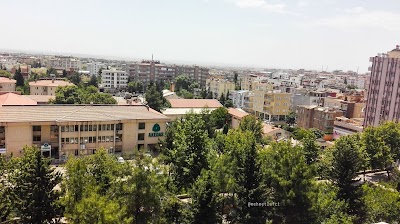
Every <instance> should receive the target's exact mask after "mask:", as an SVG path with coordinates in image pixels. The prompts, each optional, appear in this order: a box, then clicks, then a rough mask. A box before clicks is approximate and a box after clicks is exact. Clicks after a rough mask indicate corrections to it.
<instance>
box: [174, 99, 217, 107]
mask: <svg viewBox="0 0 400 224" xmlns="http://www.w3.org/2000/svg"><path fill="white" fill-rule="evenodd" d="M168 101H169V102H170V103H171V107H172V108H206V107H209V108H218V107H222V104H221V103H220V102H219V101H218V100H215V99H168Z"/></svg>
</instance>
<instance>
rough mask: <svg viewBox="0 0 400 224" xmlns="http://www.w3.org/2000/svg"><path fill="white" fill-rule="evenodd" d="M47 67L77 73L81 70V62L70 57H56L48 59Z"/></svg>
mask: <svg viewBox="0 0 400 224" xmlns="http://www.w3.org/2000/svg"><path fill="white" fill-rule="evenodd" d="M47 67H49V68H50V67H51V68H55V69H65V70H70V69H73V70H75V71H79V70H81V69H82V62H81V61H80V60H78V59H75V58H71V57H56V58H50V59H48V61H47Z"/></svg>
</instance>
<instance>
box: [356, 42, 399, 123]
mask: <svg viewBox="0 0 400 224" xmlns="http://www.w3.org/2000/svg"><path fill="white" fill-rule="evenodd" d="M370 62H372V67H370V71H371V76H370V80H369V82H368V83H369V86H368V90H367V97H366V99H367V104H366V108H365V119H364V127H367V126H378V125H379V124H380V123H381V122H383V121H396V122H399V119H400V92H399V89H400V67H399V64H400V47H399V46H396V49H394V50H392V51H390V52H388V53H387V54H379V55H378V56H375V57H372V58H370Z"/></svg>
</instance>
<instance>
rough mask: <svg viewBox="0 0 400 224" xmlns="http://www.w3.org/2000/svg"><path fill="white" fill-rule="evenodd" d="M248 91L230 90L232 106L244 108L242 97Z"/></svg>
mask: <svg viewBox="0 0 400 224" xmlns="http://www.w3.org/2000/svg"><path fill="white" fill-rule="evenodd" d="M249 93H250V91H249V90H235V91H232V93H231V94H230V97H231V99H232V104H233V107H234V108H242V109H243V108H244V97H245V96H246V95H248V94H249Z"/></svg>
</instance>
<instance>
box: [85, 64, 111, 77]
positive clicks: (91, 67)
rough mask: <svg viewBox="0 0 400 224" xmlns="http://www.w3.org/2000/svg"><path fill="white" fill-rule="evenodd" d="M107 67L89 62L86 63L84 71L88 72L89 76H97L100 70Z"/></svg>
mask: <svg viewBox="0 0 400 224" xmlns="http://www.w3.org/2000/svg"><path fill="white" fill-rule="evenodd" d="M106 67H107V66H106V65H105V64H103V63H101V62H96V61H95V62H90V63H86V70H87V71H89V74H90V75H98V74H99V71H100V69H102V68H106Z"/></svg>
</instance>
